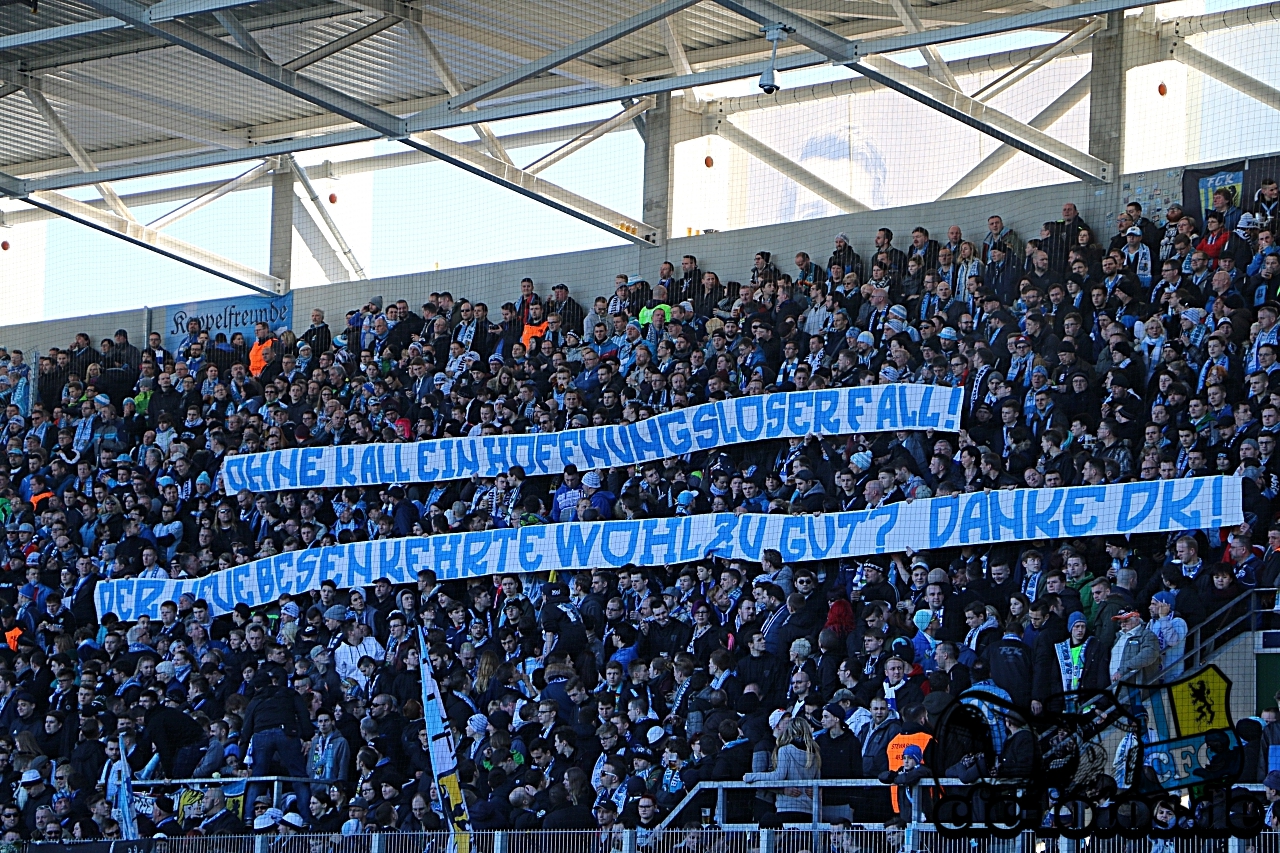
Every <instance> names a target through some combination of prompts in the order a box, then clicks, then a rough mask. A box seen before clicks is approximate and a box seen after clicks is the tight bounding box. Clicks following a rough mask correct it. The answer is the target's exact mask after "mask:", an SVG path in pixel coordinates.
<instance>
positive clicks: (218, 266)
mask: <svg viewBox="0 0 1280 853" xmlns="http://www.w3.org/2000/svg"><path fill="white" fill-rule="evenodd" d="M23 201H25V202H26V203H27V204H30V205H32V206H33V207H38V208H40V209H41V210H45V211H48V212H50V213H55V214H57V215H58V216H61V217H63V218H64V219H70V220H71V221H73V222H78V223H80V224H81V225H84V226H87V227H89V228H92V229H94V230H95V231H101V232H102V233H103V234H109V235H111V236H112V237H116V238H119V239H121V240H125V241H127V242H129V243H132V244H134V245H135V246H140V247H142V248H144V249H147V250H149V251H152V252H155V253H157V254H160V255H164V256H165V257H166V258H171V259H173V260H175V261H178V262H180V263H184V264H186V265H187V266H190V267H195V268H196V269H199V270H204V271H205V272H207V273H209V274H211V275H216V276H218V277H219V278H223V279H226V280H227V281H231V282H234V283H236V284H238V285H241V286H242V287H247V288H249V289H250V290H253V291H256V292H258V293H264V294H266V295H268V296H271V295H274V291H275V288H276V286H277V285H278V284H279V282H278V281H277V279H275V278H274V277H272V276H270V275H267V274H266V273H262V272H259V271H258V270H255V269H253V268H252V267H249V266H245V265H244V264H241V263H239V262H237V261H233V260H230V259H229V258H224V257H222V256H221V255H216V254H214V253H213V252H210V251H208V250H206V249H202V248H200V247H199V246H193V245H191V244H190V243H187V242H184V241H182V240H179V239H177V238H176V237H171V236H169V235H168V234H164V233H162V232H160V231H156V230H155V229H153V228H148V227H146V226H145V225H139V224H138V223H137V222H128V221H126V220H124V219H121V218H120V217H118V216H113V215H112V214H110V213H107V212H105V211H102V210H99V209H98V208H96V207H93V206H92V205H88V204H85V203H84V202H82V201H76V200H75V199H73V198H68V197H67V196H64V195H60V194H58V193H33V194H32V195H30V196H28V197H26V198H24V199H23Z"/></svg>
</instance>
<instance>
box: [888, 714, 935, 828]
mask: <svg viewBox="0 0 1280 853" xmlns="http://www.w3.org/2000/svg"><path fill="white" fill-rule="evenodd" d="M931 743H933V736H932V735H930V734H929V733H928V732H912V733H911V734H907V733H906V732H903V733H902V734H900V735H897V736H896V737H894V739H893V740H891V741H889V748H888V753H889V769H890V770H892V771H893V772H894V773H897V772H898V771H899V770H901V769H902V753H903V752H905V751H906V749H907V747H908V746H911V745H912V744H915V745H916V746H918V747H920V754H921V755H924V754H925V752H926V750H927V749H928V748H929V744H931ZM889 798H890V799H891V800H892V801H893V812H894V814H901V812H902V810H901V808H899V805H898V786H897V785H894V786H893V787H892V788H890V789H889Z"/></svg>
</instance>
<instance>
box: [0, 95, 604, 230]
mask: <svg viewBox="0 0 1280 853" xmlns="http://www.w3.org/2000/svg"><path fill="white" fill-rule="evenodd" d="M628 106H629V105H628ZM595 124H596V123H595V122H578V123H576V124H571V125H565V126H564V127H558V128H548V129H546V130H535V131H526V132H524V133H512V134H508V135H506V136H502V137H499V139H501V140H502V144H503V146H504V147H505V148H507V149H508V150H511V151H516V150H520V149H524V148H535V147H539V146H544V145H555V144H558V143H562V142H565V141H566V140H569V139H572V138H573V137H575V136H577V135H578V134H580V133H582V132H584V131H587V130H590V129H591V128H592V127H594V126H595ZM618 130H619V131H627V130H629V128H618ZM615 132H617V131H615ZM465 144H466V145H468V146H470V147H472V148H479V147H480V146H481V142H480V141H479V140H470V141H468V142H466V143H465ZM434 162H436V160H435V158H434V157H432V156H430V155H429V154H424V153H422V152H421V151H417V150H414V149H412V148H403V149H401V150H399V151H396V152H395V153H393V154H375V155H372V156H369V157H355V158H353V159H350V160H326V161H324V162H323V163H319V164H317V165H315V166H311V167H310V168H308V169H307V174H308V176H310V177H311V178H312V179H313V180H321V179H326V178H339V179H340V178H345V177H349V176H352V175H365V174H369V173H370V172H380V171H385V170H387V169H401V168H404V167H406V166H417V165H422V164H425V163H434ZM268 168H270V167H269V166H268ZM12 180H13V181H14V182H15V183H14V186H15V187H17V188H18V193H19V194H20V193H21V192H22V191H23V189H22V188H24V187H25V184H24V183H23V182H22V181H19V180H17V179H16V178H15V179H12ZM2 185H3V177H0V186H2ZM225 185H226V182H225V181H201V182H199V183H194V184H184V185H180V186H171V187H165V188H163V189H154V190H145V191H143V192H137V193H129V194H127V195H123V196H121V199H122V200H123V201H124V203H125V204H127V205H128V206H129V208H130V209H137V208H139V207H150V206H152V205H166V206H168V205H180V204H185V203H186V202H188V201H190V200H191V199H194V198H198V197H200V196H202V195H204V194H206V193H210V192H213V191H215V190H217V189H219V188H220V187H223V186H225ZM270 186H271V176H270V175H266V174H264V175H259V176H258V178H257V180H255V181H252V182H250V183H248V184H245V185H244V186H241V187H238V188H237V189H236V192H243V191H245V190H255V189H267V188H269V187H270ZM0 192H3V190H2V189H0ZM89 204H91V205H93V206H94V207H97V208H99V209H107V208H106V203H105V202H103V201H101V200H96V201H91V202H89ZM299 204H301V200H299ZM52 218H54V215H53V214H50V213H45V212H44V211H43V210H35V209H32V210H21V211H16V212H9V213H7V214H6V215H5V220H4V221H5V224H9V225H24V224H27V223H31V222H46V221H48V220H49V219H52ZM153 227H154V226H153Z"/></svg>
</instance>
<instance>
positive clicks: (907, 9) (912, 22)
mask: <svg viewBox="0 0 1280 853" xmlns="http://www.w3.org/2000/svg"><path fill="white" fill-rule="evenodd" d="M889 5H890V6H891V7H893V11H894V13H895V14H897V16H898V18H899V20H901V21H902V25H903V26H904V27H906V28H907V32H909V33H922V32H924V23H923V22H921V20H920V16H919V15H917V14H916V10H915V9H913V8H911V0H889ZM920 53H921V54H922V55H923V56H924V61H925V64H926V65H928V66H929V74H930V75H932V77H933V79H935V80H938V81H939V82H942V83H946V84H947V85H948V86H950V87H951V88H952V89H955V90H956V91H957V92H959V91H960V82H959V81H958V80H956V77H955V75H954V74H952V73H951V69H950V68H948V67H947V63H946V62H944V61H943V60H942V54H940V53H938V49H937V48H936V47H934V46H933V45H931V44H929V45H925V46H924V47H922V48H920Z"/></svg>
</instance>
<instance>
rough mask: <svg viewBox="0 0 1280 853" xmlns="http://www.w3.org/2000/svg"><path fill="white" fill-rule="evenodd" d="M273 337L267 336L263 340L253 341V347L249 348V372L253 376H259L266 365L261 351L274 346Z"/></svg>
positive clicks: (274, 340)
mask: <svg viewBox="0 0 1280 853" xmlns="http://www.w3.org/2000/svg"><path fill="white" fill-rule="evenodd" d="M275 343H276V339H275V338H267V339H266V340H265V341H255V342H254V344H253V347H252V348H251V349H250V350H249V372H250V373H251V374H253V375H254V376H261V375H262V370H263V368H265V367H266V366H267V360H266V358H264V357H263V355H262V351H263V350H264V349H267V348H268V347H273V346H275Z"/></svg>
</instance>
